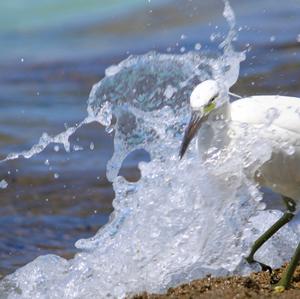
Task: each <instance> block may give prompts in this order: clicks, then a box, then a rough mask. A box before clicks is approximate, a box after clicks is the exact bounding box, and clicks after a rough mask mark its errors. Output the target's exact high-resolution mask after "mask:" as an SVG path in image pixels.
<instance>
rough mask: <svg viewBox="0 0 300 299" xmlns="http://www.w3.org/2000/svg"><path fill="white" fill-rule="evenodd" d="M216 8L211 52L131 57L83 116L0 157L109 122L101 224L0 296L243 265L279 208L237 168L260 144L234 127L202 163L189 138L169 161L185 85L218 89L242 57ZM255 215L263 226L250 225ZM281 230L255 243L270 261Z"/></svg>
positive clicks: (169, 280) (113, 285)
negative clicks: (127, 163) (133, 178)
mask: <svg viewBox="0 0 300 299" xmlns="http://www.w3.org/2000/svg"><path fill="white" fill-rule="evenodd" d="M224 16H225V18H226V19H227V20H228V23H229V26H230V30H229V34H228V36H227V38H226V39H225V41H224V42H223V43H222V44H221V45H220V48H221V49H222V50H223V54H222V55H221V56H220V57H219V58H208V57H206V56H204V55H202V54H201V52H197V53H195V52H191V53H186V54H182V55H162V54H157V53H155V52H151V53H148V54H146V55H142V56H131V57H129V58H128V59H126V60H125V61H123V62H121V63H120V64H119V65H118V66H114V67H113V68H110V69H109V70H108V71H107V76H106V77H105V78H104V79H103V80H101V81H100V82H99V83H98V84H96V85H95V86H94V87H93V89H92V91H91V94H90V97H89V101H88V109H87V112H88V116H87V118H86V119H85V120H83V121H82V122H81V123H80V124H79V125H78V126H76V127H71V128H68V129H67V130H66V131H65V132H63V133H61V134H58V135H57V136H54V137H50V136H48V135H43V136H42V137H41V139H40V141H39V143H38V144H37V145H35V146H34V147H33V148H32V149H30V150H29V151H26V152H22V153H19V154H12V155H10V156H8V157H7V158H6V160H9V159H15V158H18V157H19V156H24V157H25V158H29V157H31V156H32V155H33V154H36V153H39V152H41V151H42V150H43V149H44V148H45V147H46V146H47V145H49V143H51V142H55V143H61V144H62V145H63V146H64V148H65V149H66V150H67V151H69V150H70V143H69V137H70V136H71V135H72V134H73V133H74V132H75V131H76V130H77V129H78V128H79V127H81V126H83V125H84V124H87V123H90V122H92V121H97V122H99V123H101V124H103V125H105V126H106V127H107V130H108V131H109V132H110V131H112V130H114V131H115V136H114V154H113V156H112V158H111V160H110V161H109V163H108V165H107V176H108V178H109V179H110V180H111V181H112V182H113V187H114V190H115V194H116V197H115V199H114V201H113V206H114V212H113V214H112V215H111V217H110V221H109V223H108V224H107V225H106V226H105V227H104V228H102V229H100V230H99V232H98V233H97V234H96V235H95V236H94V237H92V238H90V239H86V240H79V241H77V243H76V247H77V248H78V249H80V253H78V254H77V255H76V256H75V257H74V258H73V259H71V260H69V261H67V260H65V259H63V258H60V257H58V256H54V255H47V256H41V257H39V258H37V259H35V260H34V261H33V262H31V263H29V264H27V265H26V266H24V267H22V268H20V269H18V270H17V271H16V272H15V273H13V274H12V275H9V276H7V277H6V278H5V279H3V280H2V282H1V284H0V294H1V295H0V298H105V297H113V298H124V297H125V296H126V295H129V294H134V293H137V292H140V291H144V290H147V291H153V292H161V291H164V290H166V289H167V288H168V287H170V286H174V285H175V284H177V283H179V282H184V281H189V280H192V279H196V278H199V277H202V276H204V275H206V274H208V273H210V274H213V275H225V274H228V273H246V272H247V271H249V270H250V268H249V266H247V265H246V264H245V263H244V259H243V255H244V254H245V252H247V250H248V249H249V247H250V244H251V243H252V242H253V240H254V239H255V238H256V237H257V236H258V235H259V234H260V233H261V232H262V231H263V230H264V229H265V226H269V224H270V223H272V222H274V221H275V219H276V217H278V215H279V213H280V212H278V211H277V212H274V211H273V212H272V211H260V210H261V209H262V207H261V205H260V201H261V193H260V192H259V191H258V189H257V186H256V185H255V184H254V183H253V182H251V181H249V180H248V179H247V177H248V176H246V174H247V173H250V174H253V173H254V171H255V170H256V169H257V167H259V165H261V164H262V163H263V162H264V161H266V160H267V159H268V158H269V156H270V153H271V152H270V146H269V144H268V143H267V142H265V141H263V140H261V139H259V140H258V139H257V137H255V136H258V134H256V132H251V130H250V129H249V131H247V128H245V130H244V132H245V134H243V136H235V138H236V142H237V143H236V144H238V146H236V147H228V148H227V149H224V150H222V151H215V150H213V149H211V150H210V151H209V152H208V154H207V159H206V160H205V161H204V162H203V161H201V160H200V159H199V158H198V153H197V152H196V151H195V148H194V147H191V150H190V151H189V152H188V153H187V156H186V157H185V159H183V161H181V162H179V159H178V148H179V145H180V141H181V138H182V131H183V127H184V126H185V123H186V122H187V117H188V115H189V111H188V107H187V103H188V98H189V95H190V93H191V91H192V89H193V88H194V86H195V85H196V84H198V83H199V82H200V81H203V80H205V79H208V78H214V79H216V80H218V81H219V82H220V84H221V85H222V86H223V88H224V90H225V91H228V89H229V87H230V86H231V85H232V84H234V83H235V81H236V80H237V78H238V73H239V64H240V62H241V61H242V60H243V59H244V55H243V53H239V52H235V51H234V49H233V47H232V41H233V40H234V39H235V37H236V33H235V29H234V24H235V20H234V14H233V12H232V10H231V8H230V6H229V4H228V3H227V2H225V10H224ZM250 136H252V137H251V138H250ZM141 148H142V149H145V150H146V151H148V152H149V154H150V156H151V161H150V162H149V163H140V165H139V168H140V170H141V179H140V181H138V182H136V183H130V182H128V181H126V180H125V179H124V178H123V177H121V176H118V172H119V169H120V167H121V165H122V162H123V161H124V159H125V158H126V157H127V155H128V154H129V153H131V152H132V151H134V150H136V149H141ZM6 160H5V161H6ZM245 169H246V171H245ZM262 218H263V219H264V221H263V224H264V225H260V227H259V229H256V230H255V229H254V227H255V226H256V225H255V222H261V219H262ZM280 237H281V241H279V242H278V241H277V243H276V244H274V243H272V242H269V243H268V246H266V247H264V248H263V249H262V251H261V255H262V260H264V261H265V262H267V263H269V264H271V265H276V264H277V265H279V264H280V263H282V262H283V261H284V260H285V258H286V256H283V254H282V252H281V249H282V248H284V249H285V250H284V252H285V254H289V253H291V252H290V251H291V247H292V246H291V245H293V244H292V243H295V242H296V239H297V235H296V234H295V233H294V231H293V230H292V229H291V227H288V228H285V229H284V230H283V231H282V233H280ZM286 244H289V246H287V245H286ZM287 247H288V248H287ZM270 252H272V254H270ZM276 253H277V255H276ZM274 256H276V261H275V260H273V257H274Z"/></svg>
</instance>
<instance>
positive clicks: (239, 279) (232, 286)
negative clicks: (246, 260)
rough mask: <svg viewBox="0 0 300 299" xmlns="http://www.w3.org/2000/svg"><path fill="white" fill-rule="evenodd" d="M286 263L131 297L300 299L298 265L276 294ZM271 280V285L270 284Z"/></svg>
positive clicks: (133, 298)
mask: <svg viewBox="0 0 300 299" xmlns="http://www.w3.org/2000/svg"><path fill="white" fill-rule="evenodd" d="M286 266H287V264H285V265H284V266H282V267H281V268H279V269H275V270H273V273H272V274H270V273H269V272H253V273H251V274H250V275H247V276H239V275H234V276H227V277H211V276H210V275H207V276H206V277H205V278H202V279H198V280H194V281H192V282H190V283H184V284H182V285H179V286H177V287H172V288H169V289H168V290H167V292H166V293H164V294H149V293H147V292H144V293H141V294H137V295H134V296H132V297H130V298H132V299H166V298H181V299H196V298H197V299H198V298H199V299H208V298H211V299H212V298H222V299H223V298H224V299H233V298H239V299H244V298H259V299H264V298H282V299H283V298H284V299H296V298H300V266H298V267H297V269H296V271H295V275H294V279H293V283H292V285H291V287H290V288H289V289H288V290H286V291H284V292H282V293H275V292H274V289H273V287H272V286H274V285H275V284H276V282H277V281H278V280H279V279H280V277H281V274H282V272H283V270H284V269H285V267H286ZM270 281H272V284H271V283H270Z"/></svg>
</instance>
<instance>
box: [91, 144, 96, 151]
mask: <svg viewBox="0 0 300 299" xmlns="http://www.w3.org/2000/svg"><path fill="white" fill-rule="evenodd" d="M94 149H95V145H94V142H91V143H90V150H91V151H93V150H94Z"/></svg>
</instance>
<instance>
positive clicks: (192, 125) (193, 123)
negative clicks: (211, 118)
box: [179, 110, 207, 159]
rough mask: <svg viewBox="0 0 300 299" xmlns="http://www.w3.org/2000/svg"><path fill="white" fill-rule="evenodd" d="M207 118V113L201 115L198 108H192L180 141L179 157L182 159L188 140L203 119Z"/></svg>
mask: <svg viewBox="0 0 300 299" xmlns="http://www.w3.org/2000/svg"><path fill="white" fill-rule="evenodd" d="M206 119H207V115H203V114H202V113H201V111H199V110H193V111H192V116H191V119H190V122H189V124H188V126H187V128H186V130H185V133H184V137H183V140H182V143H181V147H180V152H179V157H180V159H182V157H183V155H184V154H185V152H186V150H187V148H188V146H189V144H190V142H191V141H192V140H193V138H194V137H195V135H196V133H197V132H198V130H199V128H200V127H201V125H202V123H203V121H205V120H206Z"/></svg>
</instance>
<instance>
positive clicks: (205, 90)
mask: <svg viewBox="0 0 300 299" xmlns="http://www.w3.org/2000/svg"><path fill="white" fill-rule="evenodd" d="M219 94H220V89H219V86H218V84H217V82H216V81H214V80H206V81H203V82H201V83H200V84H199V85H197V86H196V88H195V89H194V90H193V92H192V94H191V97H190V106H191V109H192V116H191V119H190V122H189V124H188V126H187V128H186V131H185V134H184V137H183V141H182V144H181V148H180V152H179V156H180V159H181V158H182V157H183V155H184V153H185V151H186V150H187V148H188V145H189V144H190V142H191V140H192V139H193V138H194V137H195V135H196V133H197V132H198V130H199V128H200V127H201V124H202V123H203V122H204V121H206V120H207V119H208V116H209V114H210V113H211V112H212V111H214V110H215V109H216V108H218V107H219V106H220V104H221V102H220V97H219Z"/></svg>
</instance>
